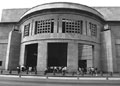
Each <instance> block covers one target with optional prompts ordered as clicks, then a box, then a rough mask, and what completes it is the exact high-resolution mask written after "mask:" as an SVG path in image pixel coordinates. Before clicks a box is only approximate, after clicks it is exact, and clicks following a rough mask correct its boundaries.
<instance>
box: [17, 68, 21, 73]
mask: <svg viewBox="0 0 120 86" xmlns="http://www.w3.org/2000/svg"><path fill="white" fill-rule="evenodd" d="M17 72H18V74H19V73H20V67H19V66H18V67H17Z"/></svg>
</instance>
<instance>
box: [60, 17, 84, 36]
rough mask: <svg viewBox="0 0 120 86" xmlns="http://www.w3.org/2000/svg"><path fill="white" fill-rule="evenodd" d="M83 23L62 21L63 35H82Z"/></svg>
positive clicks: (69, 20) (79, 21)
mask: <svg viewBox="0 0 120 86" xmlns="http://www.w3.org/2000/svg"><path fill="white" fill-rule="evenodd" d="M82 26H83V21H81V20H71V19H62V32H63V33H78V34H82Z"/></svg>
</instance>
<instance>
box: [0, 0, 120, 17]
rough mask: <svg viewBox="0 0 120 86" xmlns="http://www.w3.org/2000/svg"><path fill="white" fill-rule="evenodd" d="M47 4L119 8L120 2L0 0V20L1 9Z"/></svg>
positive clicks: (92, 0) (112, 0)
mask: <svg viewBox="0 0 120 86" xmlns="http://www.w3.org/2000/svg"><path fill="white" fill-rule="evenodd" d="M49 2H74V3H79V4H83V5H87V6H102V7H103V6H119V7H120V0H0V19H1V14H2V9H11V8H31V7H34V6H36V5H40V4H44V3H49Z"/></svg>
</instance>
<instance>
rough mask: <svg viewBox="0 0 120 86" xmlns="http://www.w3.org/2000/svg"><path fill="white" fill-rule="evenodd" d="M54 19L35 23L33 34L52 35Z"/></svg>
mask: <svg viewBox="0 0 120 86" xmlns="http://www.w3.org/2000/svg"><path fill="white" fill-rule="evenodd" d="M53 26H54V19H47V20H40V21H36V27H35V34H39V33H53Z"/></svg>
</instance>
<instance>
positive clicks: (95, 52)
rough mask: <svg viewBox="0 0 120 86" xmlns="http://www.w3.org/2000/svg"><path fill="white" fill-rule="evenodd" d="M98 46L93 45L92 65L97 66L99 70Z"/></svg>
mask: <svg viewBox="0 0 120 86" xmlns="http://www.w3.org/2000/svg"><path fill="white" fill-rule="evenodd" d="M99 52H100V46H99V44H96V45H94V47H93V67H95V68H98V70H101V67H100V53H99Z"/></svg>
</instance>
